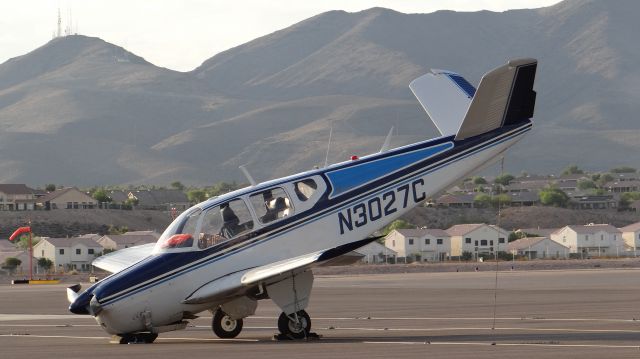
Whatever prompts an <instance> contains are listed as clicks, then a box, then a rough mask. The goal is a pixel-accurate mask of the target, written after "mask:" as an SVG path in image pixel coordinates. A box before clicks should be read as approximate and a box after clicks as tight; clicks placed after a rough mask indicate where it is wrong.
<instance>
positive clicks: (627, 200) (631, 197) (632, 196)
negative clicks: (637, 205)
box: [618, 192, 640, 209]
mask: <svg viewBox="0 0 640 359" xmlns="http://www.w3.org/2000/svg"><path fill="white" fill-rule="evenodd" d="M639 199H640V192H625V193H623V194H621V195H620V202H619V204H618V206H619V207H620V208H621V209H627V208H629V205H630V204H631V202H633V201H637V200H639Z"/></svg>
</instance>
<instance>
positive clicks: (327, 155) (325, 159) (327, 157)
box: [324, 122, 333, 168]
mask: <svg viewBox="0 0 640 359" xmlns="http://www.w3.org/2000/svg"><path fill="white" fill-rule="evenodd" d="M332 134H333V122H332V123H331V127H329V143H328V144H327V154H326V156H324V167H325V168H326V167H327V165H328V164H329V150H330V149H331V135H332Z"/></svg>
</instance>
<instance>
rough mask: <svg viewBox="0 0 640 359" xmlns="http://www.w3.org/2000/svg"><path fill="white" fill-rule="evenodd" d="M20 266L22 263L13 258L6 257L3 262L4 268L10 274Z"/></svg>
mask: <svg viewBox="0 0 640 359" xmlns="http://www.w3.org/2000/svg"><path fill="white" fill-rule="evenodd" d="M20 264H22V261H21V260H19V259H18V258H15V257H7V258H6V259H5V260H4V266H5V267H6V268H8V269H9V271H11V272H13V271H15V270H16V268H18V266H19V265H20Z"/></svg>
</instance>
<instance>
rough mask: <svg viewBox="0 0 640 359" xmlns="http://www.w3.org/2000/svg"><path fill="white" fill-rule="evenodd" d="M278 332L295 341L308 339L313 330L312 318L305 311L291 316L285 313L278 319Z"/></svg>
mask: <svg viewBox="0 0 640 359" xmlns="http://www.w3.org/2000/svg"><path fill="white" fill-rule="evenodd" d="M278 330H280V333H281V334H282V335H285V336H291V337H292V338H294V339H304V338H307V337H308V336H309V332H310V330H311V318H310V317H309V314H307V312H306V311H304V310H301V311H299V312H297V313H293V314H291V315H286V314H285V313H284V312H283V313H282V314H280V318H278Z"/></svg>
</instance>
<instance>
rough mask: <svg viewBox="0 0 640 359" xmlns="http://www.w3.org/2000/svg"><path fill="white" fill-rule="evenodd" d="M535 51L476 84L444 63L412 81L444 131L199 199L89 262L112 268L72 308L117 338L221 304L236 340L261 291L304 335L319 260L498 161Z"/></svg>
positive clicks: (223, 323)
mask: <svg viewBox="0 0 640 359" xmlns="http://www.w3.org/2000/svg"><path fill="white" fill-rule="evenodd" d="M536 67H537V61H536V60H534V59H516V60H511V61H509V62H507V64H505V65H503V66H500V67H498V68H496V69H494V70H492V71H490V72H488V73H486V74H485V75H484V76H483V77H482V79H481V80H480V84H479V86H478V89H477V90H476V88H475V87H473V86H472V85H471V84H469V82H467V81H466V80H465V79H464V78H463V77H462V76H460V75H458V74H456V73H454V72H451V71H443V70H431V72H430V73H428V74H426V75H423V76H421V77H419V78H417V79H416V80H414V81H413V82H412V83H411V84H410V85H409V87H410V88H411V90H412V91H413V93H414V94H415V96H416V97H417V99H418V101H419V102H420V104H421V105H422V106H423V108H424V109H425V110H426V111H427V113H428V114H429V117H430V118H431V120H432V121H433V122H434V124H435V125H436V127H437V128H438V130H439V131H440V133H441V135H442V136H441V137H439V138H435V139H431V140H426V141H422V142H418V143H414V144H411V145H407V146H403V147H399V148H395V149H388V148H387V147H388V141H386V142H385V145H383V148H382V149H381V150H380V152H378V153H374V154H371V155H368V156H365V157H362V158H353V159H352V160H351V161H346V162H342V163H337V164H333V165H331V166H328V167H326V168H322V169H315V170H312V171H308V172H303V173H299V174H296V175H293V176H289V177H284V178H280V179H276V180H273V181H269V182H264V183H259V184H254V183H253V180H252V179H251V178H250V176H248V177H249V178H250V180H251V182H252V185H251V186H250V187H247V188H243V189H240V190H237V191H234V192H231V193H228V194H225V195H222V196H219V197H215V198H211V199H209V200H207V201H205V202H202V203H200V204H197V205H195V206H193V207H191V208H190V209H188V210H186V211H185V212H184V213H182V214H181V215H180V216H179V217H178V218H176V219H175V220H174V221H173V222H172V223H171V224H170V225H169V227H167V229H166V230H165V231H164V233H163V234H162V236H161V237H160V239H159V240H158V242H157V243H156V244H152V245H144V246H140V247H133V248H128V249H124V250H120V251H117V252H114V253H111V254H108V255H105V256H102V257H99V258H97V259H96V260H95V261H94V263H93V265H95V266H97V267H100V268H103V269H105V270H108V271H110V272H112V273H113V274H112V275H110V276H109V277H107V278H105V279H103V280H102V281H100V282H98V283H96V284H95V285H93V286H91V287H90V288H88V289H87V290H86V291H84V292H82V293H80V285H74V286H72V287H70V288H69V289H67V296H68V299H69V301H70V303H71V305H70V307H69V309H70V311H71V312H73V313H76V314H87V315H92V316H94V317H95V319H96V321H97V322H98V323H99V324H100V326H102V328H103V329H104V330H105V331H106V332H108V333H110V334H113V335H116V336H119V337H120V342H121V343H130V342H147V343H150V342H153V341H154V340H155V339H156V337H157V336H158V334H159V333H162V332H167V331H172V330H179V329H183V328H185V327H186V325H187V321H188V320H189V319H194V318H196V317H197V315H198V314H199V313H202V312H204V311H207V310H209V311H211V312H213V322H212V328H213V331H214V333H215V334H216V335H217V336H219V337H221V338H234V337H236V336H237V335H238V334H239V333H240V331H241V330H242V324H243V322H242V319H243V318H246V317H248V316H251V315H253V314H254V313H255V311H256V308H257V305H258V301H259V300H262V299H271V300H272V301H273V302H274V303H275V304H276V305H277V306H278V307H279V308H280V309H281V310H282V314H281V315H280V317H279V319H278V329H279V331H280V332H281V334H282V336H284V337H290V338H305V337H307V336H308V335H309V334H310V330H311V319H310V317H309V315H308V314H307V312H306V311H305V309H306V308H307V306H308V303H309V297H310V294H311V288H312V285H313V273H312V271H311V268H312V267H314V266H317V265H327V264H330V263H331V261H333V260H337V259H338V258H339V257H342V256H344V255H346V254H347V253H349V252H351V251H353V250H354V249H357V248H359V247H361V246H363V245H366V244H367V243H370V242H371V241H374V240H376V238H372V237H370V235H371V234H372V233H373V232H375V231H376V230H378V229H379V228H381V227H383V226H385V225H387V224H389V223H390V222H392V221H393V220H395V219H396V218H398V217H399V216H401V215H402V214H404V213H406V212H407V211H409V210H410V209H411V208H413V207H415V206H416V205H418V204H419V203H421V202H423V201H424V200H425V199H427V198H429V196H432V195H433V194H435V193H437V192H439V191H441V190H443V189H446V188H447V187H448V186H450V185H451V184H452V183H453V182H455V181H457V180H458V179H460V178H463V177H465V176H468V175H469V174H471V173H473V172H474V171H477V170H478V169H480V168H482V167H484V166H487V165H488V164H491V163H493V162H495V161H496V160H498V159H499V158H500V156H501V155H502V154H503V153H504V152H505V151H506V150H507V149H508V148H509V147H511V146H512V145H513V144H515V143H516V142H517V141H518V140H519V139H520V138H521V137H522V136H523V135H524V134H525V133H526V132H527V131H529V130H530V129H531V126H532V125H531V118H532V117H533V111H534V107H535V98H536V93H535V91H533V84H534V79H535V73H536Z"/></svg>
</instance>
